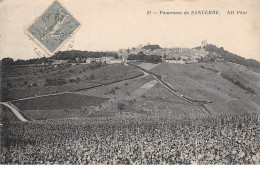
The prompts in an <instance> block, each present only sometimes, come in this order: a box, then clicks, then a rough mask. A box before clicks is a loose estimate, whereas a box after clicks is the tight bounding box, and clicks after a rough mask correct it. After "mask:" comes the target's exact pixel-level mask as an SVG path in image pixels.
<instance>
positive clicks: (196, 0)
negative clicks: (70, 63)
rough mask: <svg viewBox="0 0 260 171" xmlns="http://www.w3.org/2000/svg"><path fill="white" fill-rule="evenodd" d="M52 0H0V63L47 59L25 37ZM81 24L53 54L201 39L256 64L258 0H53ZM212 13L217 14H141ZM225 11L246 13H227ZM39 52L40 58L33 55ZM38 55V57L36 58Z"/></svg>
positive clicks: (259, 48) (192, 42) (168, 44)
mask: <svg viewBox="0 0 260 171" xmlns="http://www.w3.org/2000/svg"><path fill="white" fill-rule="evenodd" d="M52 2H53V0H1V1H0V23H1V25H0V59H2V58H5V57H12V58H13V59H31V58H36V57H41V56H46V57H48V56H50V55H52V54H51V53H46V52H45V51H43V50H42V48H41V46H39V45H37V44H36V43H35V42H34V41H32V40H30V39H29V37H28V35H26V34H25V30H26V28H28V26H29V25H31V24H32V23H33V22H34V20H35V19H36V18H37V17H39V16H41V15H42V14H43V13H44V11H45V10H46V9H47V8H48V7H49V6H50V5H51V4H52ZM58 2H60V3H61V4H62V5H63V6H64V7H65V8H66V9H67V10H68V11H69V12H70V13H71V14H72V15H73V16H74V18H76V19H77V20H78V21H79V22H80V23H81V26H80V27H79V29H78V30H77V31H76V32H75V34H74V35H72V36H71V37H70V39H69V40H68V41H67V42H66V43H64V44H63V45H62V46H61V47H60V48H59V49H58V50H61V51H63V50H72V49H76V50H87V51H116V50H118V49H125V48H131V47H136V46H137V45H139V44H142V45H145V44H147V43H148V42H150V43H151V44H159V45H160V46H161V47H165V48H172V47H187V48H192V47H196V46H200V43H201V41H202V40H205V39H206V40H207V42H208V43H210V44H215V45H217V46H218V47H224V49H226V50H228V51H230V52H232V53H235V54H238V55H240V56H243V57H245V58H252V59H256V60H258V61H260V20H259V18H260V10H259V9H260V0H247V1H243V0H225V1H224V0H131V1H126V0H109V1H108V0H99V1H94V0H84V1H83V0H73V1H72V0H58ZM192 10H218V11H219V12H220V14H219V15H190V14H188V15H184V14H183V15H159V14H152V15H147V11H152V12H158V13H159V12H160V11H173V12H174V11H179V12H184V11H189V12H191V11H192ZM228 10H233V11H234V12H235V13H236V12H237V10H238V11H247V14H244V15H240V14H234V15H227V11H228ZM39 53H40V54H39ZM37 54H38V55H37Z"/></svg>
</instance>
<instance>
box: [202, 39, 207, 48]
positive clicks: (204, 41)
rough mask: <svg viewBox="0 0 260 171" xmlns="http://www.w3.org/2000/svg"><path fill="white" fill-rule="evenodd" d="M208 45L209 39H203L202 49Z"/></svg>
mask: <svg viewBox="0 0 260 171" xmlns="http://www.w3.org/2000/svg"><path fill="white" fill-rule="evenodd" d="M207 45H208V43H207V40H202V41H201V49H202V48H204V47H205V46H207Z"/></svg>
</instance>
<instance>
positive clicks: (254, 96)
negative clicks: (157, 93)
mask: <svg viewBox="0 0 260 171" xmlns="http://www.w3.org/2000/svg"><path fill="white" fill-rule="evenodd" d="M151 71H152V72H154V73H156V74H159V75H161V77H162V79H163V80H164V81H165V82H167V83H169V84H170V85H172V87H173V88H174V89H175V90H177V91H178V92H180V93H181V94H183V95H185V96H187V97H190V98H192V99H195V100H205V101H210V102H211V103H209V104H207V107H208V108H209V109H210V110H211V111H212V112H213V113H216V114H238V113H247V112H256V113H259V112H260V109H259V103H260V98H259V96H260V94H259V92H260V88H259V84H260V77H259V76H257V75H254V74H252V73H250V72H247V71H243V70H239V69H238V68H236V67H234V66H232V65H228V64H224V63H213V64H205V63H194V64H188V65H182V64H169V63H162V64H160V65H159V66H157V67H155V68H153V69H152V70H151ZM223 74H225V75H226V76H228V78H230V79H226V78H223ZM231 79H232V80H234V81H233V82H232V81H231ZM249 90H251V91H249Z"/></svg>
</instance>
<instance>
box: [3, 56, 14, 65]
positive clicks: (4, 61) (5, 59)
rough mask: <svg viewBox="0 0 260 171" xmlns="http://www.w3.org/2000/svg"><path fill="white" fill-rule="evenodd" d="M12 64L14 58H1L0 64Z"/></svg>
mask: <svg viewBox="0 0 260 171" xmlns="http://www.w3.org/2000/svg"><path fill="white" fill-rule="evenodd" d="M11 65H14V60H13V59H12V58H9V57H8V58H3V59H2V66H11Z"/></svg>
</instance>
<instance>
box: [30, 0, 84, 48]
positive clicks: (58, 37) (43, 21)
mask: <svg viewBox="0 0 260 171" xmlns="http://www.w3.org/2000/svg"><path fill="white" fill-rule="evenodd" d="M79 26H80V23H79V22H78V21H77V20H76V19H75V18H74V17H73V16H72V15H71V14H70V13H69V12H68V11H67V10H66V9H65V8H64V7H63V6H62V5H61V4H60V3H59V2H58V1H54V3H53V4H52V5H51V6H50V7H49V8H48V9H47V10H46V11H45V12H44V13H43V14H42V15H41V16H40V17H39V18H37V19H36V20H35V22H34V23H33V24H32V25H30V26H29V27H28V29H27V30H26V31H27V33H28V34H29V36H30V37H31V38H32V39H34V40H35V39H36V40H37V41H36V40H35V41H36V42H37V44H40V45H43V46H44V49H47V50H48V51H49V52H50V53H54V52H55V51H56V50H57V49H58V48H59V47H60V46H61V45H62V44H63V43H64V42H65V41H66V40H67V39H68V38H69V37H70V36H71V35H72V34H73V33H74V32H75V31H76V30H77V28H78V27H79Z"/></svg>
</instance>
